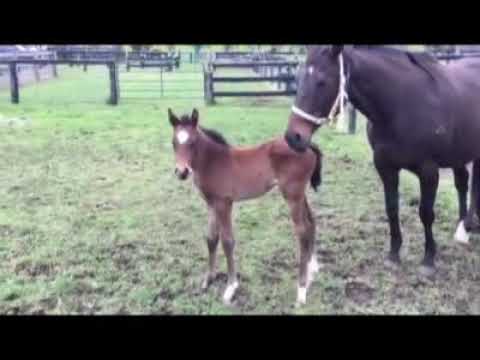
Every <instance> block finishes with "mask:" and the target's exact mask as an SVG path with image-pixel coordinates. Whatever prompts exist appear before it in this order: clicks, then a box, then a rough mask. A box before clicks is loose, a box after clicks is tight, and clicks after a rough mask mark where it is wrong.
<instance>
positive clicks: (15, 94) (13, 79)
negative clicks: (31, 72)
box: [0, 59, 120, 105]
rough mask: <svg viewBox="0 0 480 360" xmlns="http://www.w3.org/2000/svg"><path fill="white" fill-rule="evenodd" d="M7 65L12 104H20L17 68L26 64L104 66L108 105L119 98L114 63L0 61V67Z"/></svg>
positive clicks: (115, 103)
mask: <svg viewBox="0 0 480 360" xmlns="http://www.w3.org/2000/svg"><path fill="white" fill-rule="evenodd" d="M2 64H4V65H5V64H6V65H8V69H9V75H10V98H11V102H12V103H13V104H18V103H19V102H20V87H19V82H18V67H19V65H22V64H28V65H33V66H34V67H35V66H42V65H53V66H56V65H79V64H81V65H104V66H106V67H107V68H108V70H109V79H110V97H109V99H108V101H107V102H108V103H109V104H111V105H117V104H118V100H119V96H120V87H119V80H118V64H117V62H115V61H102V60H81V61H80V62H77V61H72V60H53V59H48V60H47V59H45V60H0V65H2Z"/></svg>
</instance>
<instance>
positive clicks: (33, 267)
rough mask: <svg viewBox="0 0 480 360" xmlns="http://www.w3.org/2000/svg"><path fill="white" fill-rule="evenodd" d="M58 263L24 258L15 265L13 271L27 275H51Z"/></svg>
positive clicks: (54, 272) (55, 271) (55, 270)
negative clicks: (24, 259)
mask: <svg viewBox="0 0 480 360" xmlns="http://www.w3.org/2000/svg"><path fill="white" fill-rule="evenodd" d="M57 269H58V265H57V264H55V263H46V262H32V261H31V260H26V261H23V262H20V263H18V264H16V265H15V268H14V272H15V273H16V274H19V275H20V274H22V275H26V276H29V277H37V276H47V277H49V276H53V275H54V274H56V273H57Z"/></svg>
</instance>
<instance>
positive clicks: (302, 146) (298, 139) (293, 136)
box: [284, 131, 310, 153]
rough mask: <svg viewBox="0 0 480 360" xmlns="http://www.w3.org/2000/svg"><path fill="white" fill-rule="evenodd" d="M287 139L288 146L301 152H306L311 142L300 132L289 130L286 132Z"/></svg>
mask: <svg viewBox="0 0 480 360" xmlns="http://www.w3.org/2000/svg"><path fill="white" fill-rule="evenodd" d="M284 137H285V141H286V142H287V144H288V146H289V147H290V148H291V149H292V150H294V151H296V152H299V153H302V152H305V150H307V148H308V146H309V145H310V142H309V141H307V140H305V139H304V138H303V137H302V136H301V135H300V134H299V133H297V132H292V131H287V132H286V133H285V136H284Z"/></svg>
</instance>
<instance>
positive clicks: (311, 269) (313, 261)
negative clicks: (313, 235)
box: [307, 254, 320, 288]
mask: <svg viewBox="0 0 480 360" xmlns="http://www.w3.org/2000/svg"><path fill="white" fill-rule="evenodd" d="M319 270H320V265H319V264H318V261H317V257H316V256H315V254H312V257H311V258H310V261H309V262H308V265H307V288H308V287H309V286H310V283H311V282H312V281H313V276H314V275H315V274H316V273H318V271H319Z"/></svg>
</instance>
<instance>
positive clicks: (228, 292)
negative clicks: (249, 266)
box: [223, 280, 238, 304]
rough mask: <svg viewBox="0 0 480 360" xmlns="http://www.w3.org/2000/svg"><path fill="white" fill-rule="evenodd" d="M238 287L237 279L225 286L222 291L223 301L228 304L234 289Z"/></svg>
mask: <svg viewBox="0 0 480 360" xmlns="http://www.w3.org/2000/svg"><path fill="white" fill-rule="evenodd" d="M237 288H238V281H237V280H235V281H234V282H233V283H231V284H229V285H227V288H226V289H225V292H224V293H223V301H224V302H225V303H226V304H230V302H231V300H232V298H233V295H235V291H236V290H237Z"/></svg>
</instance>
